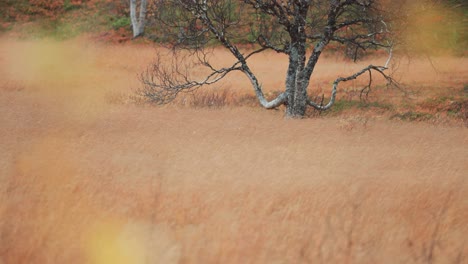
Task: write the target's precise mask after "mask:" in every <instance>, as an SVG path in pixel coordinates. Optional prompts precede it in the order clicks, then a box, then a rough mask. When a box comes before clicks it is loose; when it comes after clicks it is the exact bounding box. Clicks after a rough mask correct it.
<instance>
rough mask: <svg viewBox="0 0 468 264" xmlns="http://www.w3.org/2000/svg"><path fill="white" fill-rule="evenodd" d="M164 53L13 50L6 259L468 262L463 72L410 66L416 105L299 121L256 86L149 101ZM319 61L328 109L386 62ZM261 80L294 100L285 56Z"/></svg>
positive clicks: (0, 128)
mask: <svg viewBox="0 0 468 264" xmlns="http://www.w3.org/2000/svg"><path fill="white" fill-rule="evenodd" d="M155 49H158V48H155V47H153V46H150V45H147V44H142V43H140V44H130V43H127V44H121V45H115V44H103V43H98V42H93V41H92V40H90V39H89V38H84V39H80V38H79V39H75V40H68V41H63V42H56V41H48V40H25V41H18V40H13V39H9V38H2V39H0V124H1V125H0V145H1V148H0V182H1V184H0V201H1V203H0V263H315V262H323V263H432V262H434V263H464V262H466V261H467V259H468V247H467V240H466V238H467V237H468V225H467V223H466V222H467V221H466V219H468V199H467V197H466V193H467V192H468V182H467V176H466V171H468V163H467V160H468V152H467V148H466V146H467V145H468V130H467V129H466V116H465V115H466V89H467V88H466V85H467V83H468V79H467V76H468V75H467V71H468V70H467V69H468V67H467V66H468V60H467V59H466V58H463V57H462V58H453V57H443V58H440V57H439V58H432V60H433V61H432V64H433V65H431V63H429V61H428V60H427V59H424V58H423V59H419V58H416V59H415V58H412V59H411V60H407V59H405V58H400V59H399V60H398V62H399V64H398V67H396V66H395V71H396V72H395V74H396V75H395V76H396V77H397V78H398V80H399V81H400V82H401V84H402V89H404V90H403V91H402V90H400V89H396V88H387V87H385V86H384V85H383V82H379V81H378V80H377V79H376V80H375V82H376V84H377V86H376V88H375V89H374V90H372V91H371V93H370V94H369V98H368V99H367V100H365V101H363V102H361V101H360V100H359V91H360V87H362V84H364V83H365V80H362V81H356V82H354V83H351V84H348V85H346V86H343V87H341V89H339V92H338V93H339V97H340V101H339V102H340V104H339V105H338V109H335V110H332V111H330V112H325V113H317V112H311V113H310V114H309V117H308V118H306V119H303V120H289V119H284V116H283V112H282V109H279V110H271V111H269V110H264V109H261V108H260V107H259V106H256V105H255V104H254V103H252V98H251V93H252V92H251V90H250V87H249V86H248V80H246V78H245V77H243V76H241V75H234V76H233V77H231V78H230V79H228V80H226V81H225V82H223V83H222V84H221V85H220V87H218V89H220V91H229V92H224V95H226V96H225V97H227V98H225V97H223V98H221V99H216V98H218V97H210V94H211V95H212V94H213V93H215V94H216V93H219V90H209V91H208V92H205V93H203V92H202V93H198V94H195V95H185V96H183V97H181V98H180V99H178V101H177V102H175V103H174V104H172V105H169V106H164V107H154V106H148V105H145V104H141V103H139V101H138V100H137V99H135V98H133V97H131V95H132V88H137V87H138V85H139V84H138V81H137V75H138V73H139V72H141V71H142V70H143V69H144V68H145V66H147V65H148V63H150V62H151V61H152V58H154V56H153V55H154V52H155ZM216 59H217V60H218V61H219V62H222V61H225V60H228V59H229V57H228V55H227V54H226V53H223V52H221V51H219V50H218V51H216ZM322 59H323V60H322V61H321V64H320V65H319V66H318V68H317V72H316V74H315V75H314V79H313V87H312V92H311V93H312V94H314V95H317V96H319V95H321V94H322V93H325V95H326V94H327V93H328V91H329V89H330V88H331V86H330V84H331V83H332V81H333V80H334V79H335V78H336V77H338V76H339V75H344V74H348V73H352V72H354V71H355V70H356V69H358V68H359V67H361V66H362V65H367V64H369V63H370V62H374V61H377V62H381V61H383V62H384V61H385V59H386V58H385V57H374V58H368V59H366V61H363V62H360V63H359V64H353V63H351V62H348V61H346V60H343V59H341V58H340V57H336V56H331V55H329V56H326V57H324V58H322ZM252 68H253V70H254V71H256V72H258V73H259V79H260V80H261V81H262V83H263V86H264V87H265V89H266V90H267V91H268V92H271V93H275V92H277V91H278V90H280V89H281V87H282V86H283V78H284V73H285V69H286V64H285V58H283V57H281V56H280V55H276V54H274V53H268V54H265V55H260V56H259V57H258V60H256V61H255V62H254V65H253V67H252ZM210 89H211V88H210ZM219 94H223V93H219ZM129 95H130V96H129ZM207 98H208V99H207ZM210 98H211V99H213V98H215V99H213V100H215V101H216V102H218V103H214V104H212V107H203V104H201V103H200V102H210ZM219 102H220V103H219Z"/></svg>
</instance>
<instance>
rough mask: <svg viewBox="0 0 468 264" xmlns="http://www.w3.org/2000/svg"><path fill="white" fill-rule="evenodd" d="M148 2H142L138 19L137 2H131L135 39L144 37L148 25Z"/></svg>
mask: <svg viewBox="0 0 468 264" xmlns="http://www.w3.org/2000/svg"><path fill="white" fill-rule="evenodd" d="M147 4H148V2H147V0H141V1H140V12H139V15H138V17H137V0H130V19H131V20H132V28H133V38H136V37H139V36H141V35H143V33H144V32H145V24H146V8H147Z"/></svg>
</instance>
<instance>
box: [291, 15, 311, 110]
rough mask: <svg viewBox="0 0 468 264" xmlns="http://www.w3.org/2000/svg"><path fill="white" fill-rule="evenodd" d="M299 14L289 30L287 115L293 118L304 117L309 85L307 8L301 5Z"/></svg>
mask: <svg viewBox="0 0 468 264" xmlns="http://www.w3.org/2000/svg"><path fill="white" fill-rule="evenodd" d="M297 8H298V10H299V11H298V12H299V15H298V16H297V17H296V19H295V23H294V26H293V27H291V30H290V32H289V34H290V37H291V50H290V53H289V68H288V73H287V77H286V91H287V93H288V101H287V106H286V116H287V117H291V118H302V117H303V116H304V115H305V112H306V109H307V87H308V85H309V81H308V77H307V74H306V71H305V63H306V37H305V18H306V17H307V9H306V10H304V9H302V10H301V8H300V6H299V7H297Z"/></svg>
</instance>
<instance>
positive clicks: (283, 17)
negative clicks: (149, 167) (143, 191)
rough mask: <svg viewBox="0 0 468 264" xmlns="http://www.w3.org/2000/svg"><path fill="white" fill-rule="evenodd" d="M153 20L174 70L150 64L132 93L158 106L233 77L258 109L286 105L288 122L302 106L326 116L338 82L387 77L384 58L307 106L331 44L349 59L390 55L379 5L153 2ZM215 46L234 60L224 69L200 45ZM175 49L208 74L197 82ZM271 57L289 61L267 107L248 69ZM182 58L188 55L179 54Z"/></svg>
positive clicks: (306, 0)
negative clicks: (264, 55)
mask: <svg viewBox="0 0 468 264" xmlns="http://www.w3.org/2000/svg"><path fill="white" fill-rule="evenodd" d="M156 1H157V2H156V5H157V12H156V13H155V16H156V18H157V21H159V24H158V25H159V27H160V28H161V30H164V31H163V34H164V35H165V36H166V39H165V41H167V42H170V43H172V50H173V52H174V55H173V58H174V59H173V63H172V64H171V65H170V66H169V67H167V66H163V63H159V62H156V63H155V64H153V65H152V67H150V68H149V69H148V70H147V71H146V72H145V73H143V74H142V75H141V81H142V83H143V87H142V88H141V89H140V90H139V94H140V95H142V96H145V97H146V98H148V99H150V100H151V101H152V102H155V103H158V104H164V103H167V102H170V101H171V100H173V99H174V98H175V97H176V96H177V95H178V94H179V93H180V92H184V91H192V90H194V89H197V88H199V87H201V86H204V85H209V84H213V83H216V82H218V81H219V80H221V79H222V78H224V77H225V76H226V75H227V74H229V73H231V72H234V71H240V72H242V73H244V74H245V75H246V77H247V78H248V79H249V80H250V83H251V84H252V87H253V89H254V91H255V94H256V97H257V98H258V100H259V102H260V104H261V105H262V106H263V107H265V108H267V109H271V108H276V107H278V106H280V105H285V106H286V115H287V116H288V117H303V116H304V114H305V112H306V109H307V107H308V106H311V107H313V108H315V109H318V110H326V109H329V108H330V107H331V106H332V105H333V104H334V102H335V98H336V93H337V86H338V84H339V83H340V82H346V81H349V80H352V79H356V78H357V77H359V76H360V75H362V74H365V73H367V72H368V73H369V75H370V77H372V75H371V74H370V73H371V71H376V72H377V73H379V74H381V75H383V76H384V77H385V78H386V79H387V80H389V81H391V77H389V76H388V75H386V73H385V70H387V68H388V64H389V61H390V58H391V52H390V57H389V59H388V60H387V62H386V63H385V65H382V66H374V65H369V66H368V67H365V68H363V69H362V70H360V71H358V72H356V73H355V74H353V75H351V76H347V77H340V78H337V79H336V80H335V81H334V82H333V86H332V91H331V96H330V100H329V102H328V103H326V104H322V103H317V102H313V101H312V100H310V99H309V97H308V92H307V91H308V87H309V83H310V79H311V76H312V74H313V72H314V69H315V66H316V64H317V62H318V60H319V58H320V55H321V54H322V52H323V51H324V49H325V47H326V46H327V45H328V44H330V43H332V42H336V43H337V44H338V45H342V46H343V47H349V46H352V47H354V50H355V54H357V52H358V51H365V50H368V49H370V48H387V49H389V50H391V47H392V45H393V44H392V41H391V36H392V34H391V32H390V26H389V16H388V12H385V11H384V8H383V3H382V1H379V0H289V1H286V0H282V1H281V0H211V1H207V0H156ZM245 42H250V43H252V44H254V45H255V46H254V47H256V48H255V49H254V50H250V51H248V52H243V51H242V50H240V49H239V47H238V43H245ZM212 43H218V44H220V45H222V46H223V47H224V48H226V49H227V50H228V51H229V52H230V53H231V54H232V55H233V56H234V58H235V62H234V63H233V64H232V65H229V66H227V67H221V68H219V67H215V66H214V65H213V64H212V63H210V60H209V55H208V54H207V50H206V46H207V44H212ZM181 50H189V51H190V53H188V54H189V55H190V56H191V57H192V58H195V60H196V61H197V64H198V65H202V66H204V67H206V68H207V69H208V70H209V71H210V73H208V74H207V76H206V78H204V79H202V80H194V78H191V77H190V71H189V69H190V68H191V67H193V66H194V65H192V64H190V65H188V62H189V61H190V60H187V58H181V57H180V54H182V53H180V51H181ZM266 50H273V51H276V52H278V53H282V54H285V55H287V56H288V58H289V66H288V69H287V72H286V78H285V88H284V92H282V93H281V94H279V95H278V96H277V97H276V98H274V99H273V100H271V101H268V100H267V98H266V97H265V95H264V93H263V90H262V86H261V85H260V82H259V80H258V79H257V77H256V75H255V74H254V73H253V71H252V70H251V68H250V67H249V59H251V57H253V56H254V55H256V54H258V53H260V52H263V51H266ZM184 54H187V52H185V53H184Z"/></svg>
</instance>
